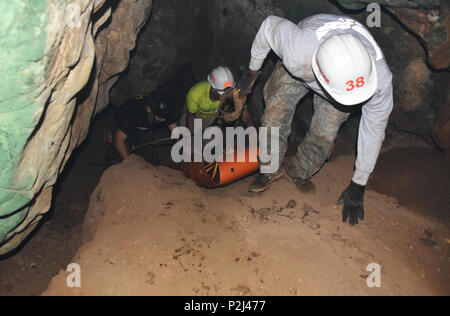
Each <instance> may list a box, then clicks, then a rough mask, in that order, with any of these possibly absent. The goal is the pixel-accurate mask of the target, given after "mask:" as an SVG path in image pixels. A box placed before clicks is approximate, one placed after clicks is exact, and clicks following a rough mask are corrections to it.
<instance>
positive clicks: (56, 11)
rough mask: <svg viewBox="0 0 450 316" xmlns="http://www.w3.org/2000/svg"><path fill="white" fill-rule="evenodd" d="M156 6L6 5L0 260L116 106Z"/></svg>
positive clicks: (144, 1) (2, 11)
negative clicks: (95, 123) (116, 91)
mask: <svg viewBox="0 0 450 316" xmlns="http://www.w3.org/2000/svg"><path fill="white" fill-rule="evenodd" d="M151 4H152V1H150V0H122V1H120V2H118V1H108V0H72V1H70V2H69V1H62V0H33V1H26V2H24V1H19V0H10V1H2V2H0V18H1V20H2V23H1V24H0V44H1V46H2V50H1V52H0V69H1V70H2V79H1V80H0V150H1V151H0V165H1V166H2V168H1V169H0V255H1V254H4V253H7V252H9V251H11V250H12V249H14V248H16V247H17V246H18V245H19V244H20V243H21V242H22V241H23V240H24V239H25V238H26V236H27V235H28V234H29V233H30V232H31V231H32V230H33V229H34V228H35V226H36V225H37V224H38V222H39V221H40V219H42V217H43V216H44V214H45V213H46V212H48V210H49V208H50V205H51V199H52V189H53V185H54V183H55V181H56V179H57V177H58V174H59V173H60V172H61V171H62V169H63V168H64V165H65V164H66V162H67V160H68V159H69V157H70V155H71V153H72V151H73V150H74V149H75V148H76V147H77V146H78V145H79V144H80V143H81V142H82V141H83V140H84V139H85V137H86V135H87V132H88V130H89V125H90V122H91V119H92V117H93V115H95V113H98V112H99V111H101V110H102V109H103V108H104V107H105V106H106V105H107V104H108V103H109V90H110V89H111V87H112V85H113V84H114V83H115V82H116V81H117V79H118V74H119V73H120V72H121V71H123V70H124V69H126V67H127V65H128V62H129V52H130V51H131V50H133V49H134V47H135V43H136V38H137V34H138V33H139V31H140V29H141V28H142V26H143V25H144V24H145V22H146V19H147V18H148V15H149V13H150V9H151Z"/></svg>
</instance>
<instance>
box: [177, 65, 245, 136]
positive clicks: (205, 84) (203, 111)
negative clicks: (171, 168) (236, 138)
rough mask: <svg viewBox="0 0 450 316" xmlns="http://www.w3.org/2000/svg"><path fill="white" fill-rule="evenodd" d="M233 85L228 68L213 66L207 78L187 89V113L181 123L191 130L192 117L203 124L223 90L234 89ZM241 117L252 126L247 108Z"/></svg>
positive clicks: (214, 107) (215, 105) (217, 103)
mask: <svg viewBox="0 0 450 316" xmlns="http://www.w3.org/2000/svg"><path fill="white" fill-rule="evenodd" d="M235 87H236V82H235V80H234V77H233V74H232V73H231V71H230V69H228V68H227V67H221V66H219V67H217V68H215V69H214V70H213V71H212V72H211V73H210V74H209V75H208V78H207V80H205V81H201V82H199V83H197V84H196V85H194V86H193V87H192V88H191V89H190V90H189V92H188V94H187V96H186V109H187V113H186V114H187V115H186V116H183V118H182V120H181V125H187V127H188V128H189V129H190V130H191V132H192V131H193V130H194V119H202V121H203V124H204V123H205V122H208V120H210V119H212V118H213V117H214V114H215V113H216V111H217V109H218V107H219V105H220V97H221V96H222V95H223V94H224V93H225V90H227V89H235ZM242 119H243V121H244V123H245V124H247V125H248V126H254V124H253V120H252V118H251V116H250V113H249V111H248V110H247V109H244V111H243V113H242ZM185 120H186V121H185ZM203 127H205V126H203Z"/></svg>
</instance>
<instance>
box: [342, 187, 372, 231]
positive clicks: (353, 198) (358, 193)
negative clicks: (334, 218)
mask: <svg viewBox="0 0 450 316" xmlns="http://www.w3.org/2000/svg"><path fill="white" fill-rule="evenodd" d="M365 190H366V187H365V186H362V185H358V184H356V183H354V182H353V181H352V182H351V183H350V185H349V186H348V187H347V189H345V190H344V192H342V194H341V196H340V197H339V199H338V200H337V202H336V204H338V205H339V204H342V203H344V209H343V210H342V221H343V222H344V223H346V222H347V218H348V219H349V224H350V225H352V226H353V225H356V224H358V220H364V191H365Z"/></svg>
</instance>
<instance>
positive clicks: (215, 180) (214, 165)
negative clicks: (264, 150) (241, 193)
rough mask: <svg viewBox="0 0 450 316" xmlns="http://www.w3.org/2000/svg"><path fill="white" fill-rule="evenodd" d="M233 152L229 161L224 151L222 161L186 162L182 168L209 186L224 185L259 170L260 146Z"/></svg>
mask: <svg viewBox="0 0 450 316" xmlns="http://www.w3.org/2000/svg"><path fill="white" fill-rule="evenodd" d="M232 154H233V156H234V158H233V159H231V161H227V157H226V156H227V155H226V153H224V155H223V161H222V162H216V161H213V162H211V163H205V162H186V163H183V164H182V166H181V170H182V171H183V172H184V175H185V176H186V177H187V178H190V179H192V180H194V181H195V182H196V183H197V184H198V185H200V186H204V187H207V188H214V187H220V186H224V185H227V184H230V183H233V182H236V181H238V180H240V179H242V178H244V177H246V176H248V175H250V174H252V173H254V172H256V171H258V169H259V161H258V156H259V148H258V147H256V148H255V147H246V148H245V149H244V150H241V151H240V152H238V151H237V150H232Z"/></svg>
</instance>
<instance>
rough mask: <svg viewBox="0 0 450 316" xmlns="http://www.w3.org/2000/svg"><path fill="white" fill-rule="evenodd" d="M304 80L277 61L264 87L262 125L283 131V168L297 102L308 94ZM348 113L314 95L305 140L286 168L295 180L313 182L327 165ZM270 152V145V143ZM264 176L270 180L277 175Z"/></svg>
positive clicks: (281, 137) (280, 148) (280, 151)
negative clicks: (323, 166) (315, 175)
mask: <svg viewBox="0 0 450 316" xmlns="http://www.w3.org/2000/svg"><path fill="white" fill-rule="evenodd" d="M309 91H310V90H309V89H308V88H306V87H305V85H304V84H303V82H302V81H300V80H298V79H295V78H293V77H292V76H291V75H290V74H289V73H288V72H287V71H286V69H285V68H284V66H283V65H282V63H281V62H278V64H277V66H276V68H275V70H274V72H273V74H272V76H271V77H270V79H269V80H268V82H267V84H266V86H265V87H264V99H265V102H266V110H265V112H264V115H263V117H262V126H263V127H268V128H269V139H270V127H279V128H280V147H279V157H280V165H281V163H282V161H283V160H284V156H285V155H286V151H287V147H288V137H289V135H290V134H291V123H292V119H293V117H294V113H295V110H296V106H297V104H298V102H299V101H300V100H301V99H302V98H303V97H304V96H306V95H307V94H308V93H309ZM349 115H350V114H349V113H345V112H341V111H339V110H337V109H335V108H334V107H333V106H332V105H331V104H330V103H329V102H328V101H327V100H325V99H324V98H322V97H321V96H319V95H317V94H316V95H315V96H314V115H313V118H312V122H311V126H310V128H309V131H308V133H307V134H306V137H305V139H304V140H303V141H302V142H301V143H300V145H299V147H298V152H297V155H296V157H295V158H294V159H293V160H292V161H291V163H290V164H289V166H287V169H286V171H287V173H288V175H289V176H290V177H292V178H297V177H301V178H303V179H310V178H311V177H312V176H313V175H314V174H315V173H316V172H317V171H319V169H320V168H321V167H322V165H323V164H324V162H325V160H327V159H328V158H329V157H330V155H331V153H332V150H333V147H334V143H335V141H336V137H337V133H338V131H339V128H340V127H341V125H342V123H344V122H345V121H346V120H347V119H348V117H349ZM268 146H269V148H268V151H269V152H270V150H271V149H270V142H269V141H268ZM279 172H281V170H278V172H277V173H274V174H265V176H267V177H268V178H272V177H274V176H276V175H277V174H278V173H279Z"/></svg>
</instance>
